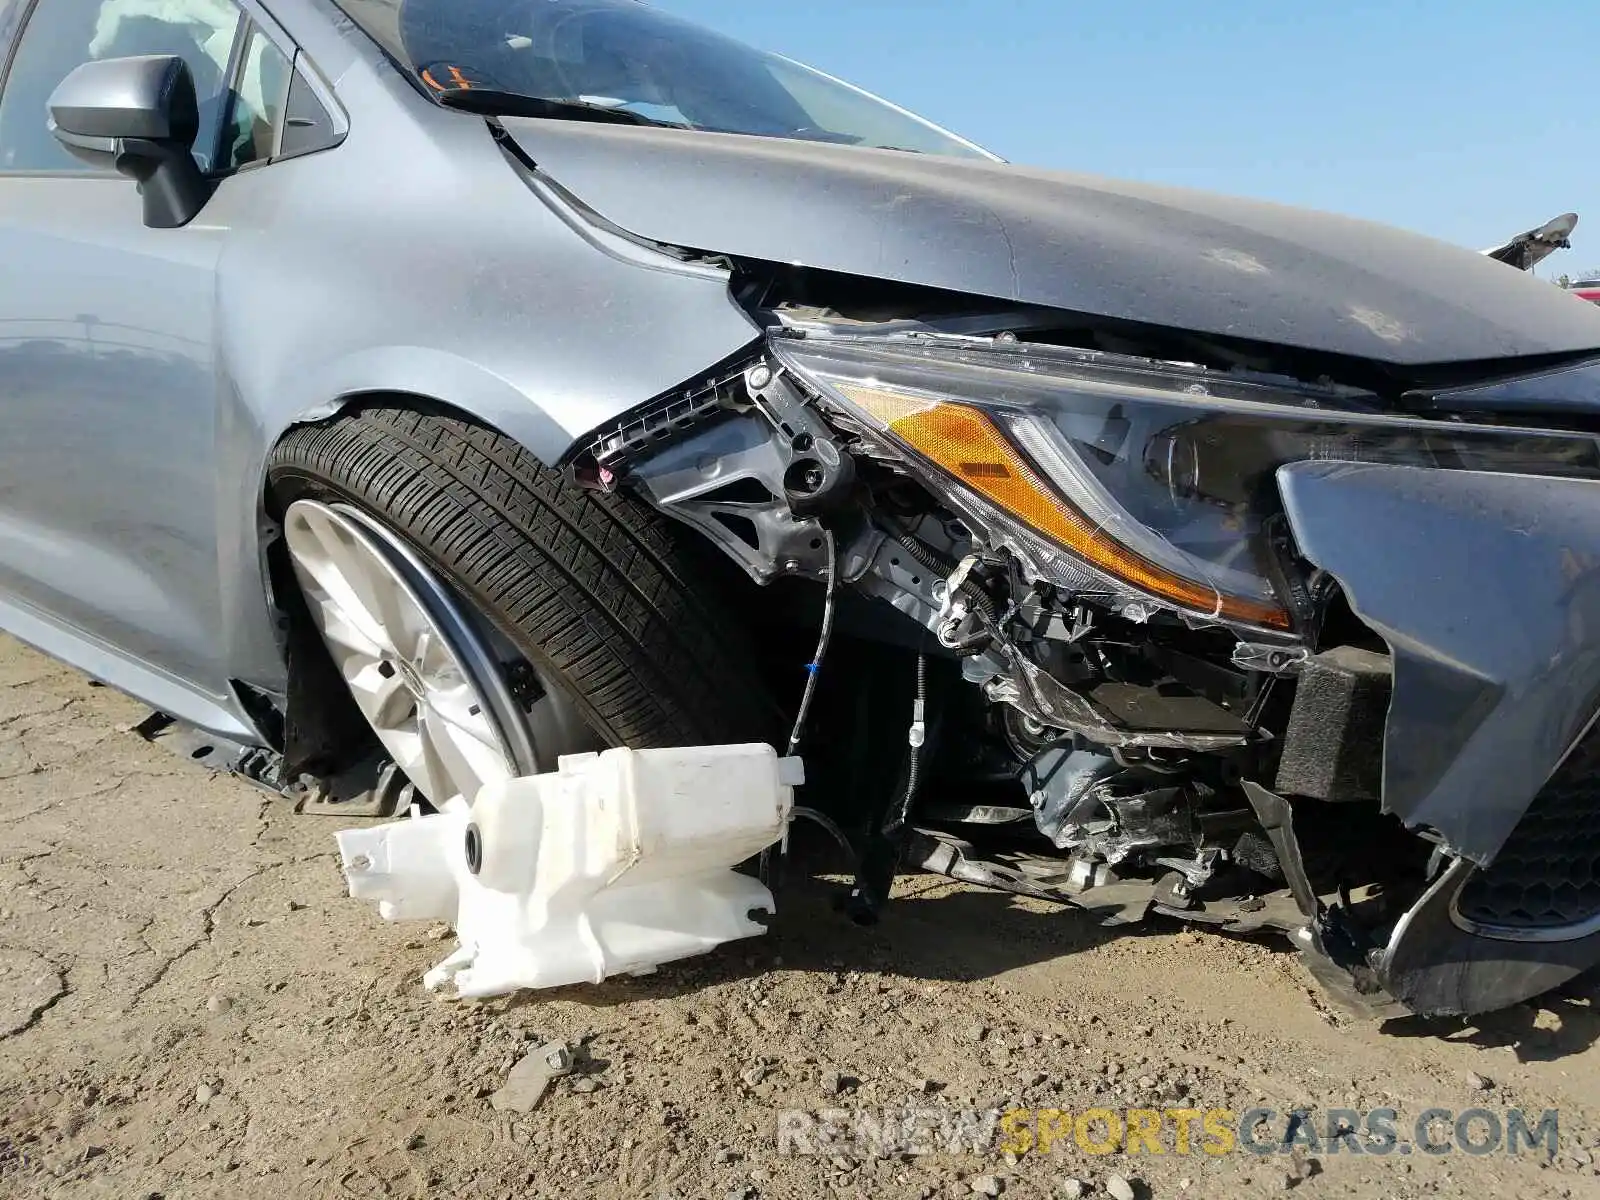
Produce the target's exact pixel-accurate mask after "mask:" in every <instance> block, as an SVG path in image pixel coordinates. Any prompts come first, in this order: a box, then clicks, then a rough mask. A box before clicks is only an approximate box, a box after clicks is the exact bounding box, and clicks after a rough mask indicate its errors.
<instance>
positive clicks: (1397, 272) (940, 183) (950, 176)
mask: <svg viewBox="0 0 1600 1200" xmlns="http://www.w3.org/2000/svg"><path fill="white" fill-rule="evenodd" d="M503 124H504V126H505V128H506V129H507V131H508V132H510V134H511V135H512V137H513V138H514V139H515V140H516V142H517V144H518V145H519V146H520V147H521V148H522V150H523V151H524V152H525V153H526V154H527V155H528V156H529V157H530V158H531V159H533V160H534V161H535V162H536V163H537V164H538V165H539V167H540V168H541V169H542V170H544V171H547V172H548V173H549V174H550V175H551V176H552V177H553V178H555V179H556V180H557V181H558V182H560V183H561V184H562V185H563V186H564V187H566V188H568V189H569V190H570V191H572V192H573V193H574V194H575V195H576V196H577V197H579V198H580V199H581V200H582V201H584V202H585V203H586V204H588V205H589V206H590V207H592V208H593V209H594V210H595V211H597V212H598V213H600V214H601V215H602V216H604V217H606V218H607V219H609V220H611V221H612V222H615V223H616V224H617V225H619V226H620V227H622V228H623V229H626V230H629V231H631V232H632V233H635V234H637V235H639V236H642V237H646V238H650V239H653V240H655V241H660V242H667V243H671V244H673V245H678V246H686V247H690V248H693V249H696V250H703V251H712V252H716V253H721V254H729V255H734V256H739V257H746V258H752V259H762V260H766V261H770V262H780V263H795V264H800V265H803V266H807V267H813V268H818V269H823V270H829V271H838V272H842V273H845V274H851V275H862V276H870V277H874V278H879V279H886V280H892V281H895V282H900V283H906V284H915V285H920V286H924V287H932V288H942V289H946V290H950V291H956V292H967V293H971V294H974V295H979V296H984V297H992V298H995V299H999V300H1006V301H1014V302H1020V303H1023V304H1030V305H1041V306H1045V307H1050V308H1058V309H1065V310H1069V311H1073V312H1077V313H1084V314H1089V315H1092V316H1098V317H1103V318H1113V319H1120V320H1127V321H1134V322H1138V323H1141V324H1148V325H1158V326H1165V327H1168V328H1174V329H1181V330H1187V331H1193V332H1197V333H1203V334H1210V335H1216V336H1224V337H1231V338H1241V339H1247V340H1251V341H1259V342H1266V343H1271V344H1276V345H1283V346H1290V347H1296V348H1300V349H1304V350H1311V351H1317V352H1321V353H1327V354H1340V355H1348V356H1352V357H1357V358H1365V359H1371V360H1375V361H1379V362H1386V363H1393V364H1397V365H1418V364H1425V363H1444V362H1463V361H1473V360H1482V359H1495V358H1512V357H1524V356H1531V355H1546V354H1570V353H1577V352H1580V351H1586V350H1592V349H1595V348H1597V347H1600V312H1596V311H1595V310H1594V309H1593V307H1592V306H1590V305H1585V304H1583V303H1582V302H1580V301H1578V300H1576V299H1574V298H1573V297H1571V296H1568V295H1566V294H1564V293H1563V292H1561V291H1560V290H1559V289H1557V288H1555V287H1552V286H1551V285H1550V284H1548V283H1544V282H1541V281H1539V280H1537V279H1534V278H1531V277H1529V276H1527V275H1523V274H1521V273H1519V272H1517V271H1515V270H1513V269H1511V268H1508V267H1506V266H1505V265H1504V264H1501V263H1498V262H1495V261H1493V260H1492V259H1488V258H1485V257H1483V256H1482V255H1479V254H1474V253H1472V252H1471V251H1468V250H1463V249H1460V248H1457V247H1454V246H1450V245H1447V244H1445V243H1443V242H1438V241H1434V240H1433V239H1430V238H1426V237H1422V236H1420V235H1418V234H1411V233H1406V232H1403V231H1401V230H1398V229H1391V228H1389V227H1387V226H1383V225H1376V224H1372V223H1369V222H1365V221H1358V220H1354V219H1351V218H1346V217H1337V216H1330V215H1327V214H1323V213H1316V212H1309V211H1305V210H1301V209H1295V208H1287V207H1283V206H1280V205H1275V204H1266V203H1262V202H1259V201H1249V200H1237V199H1231V198H1228V197H1223V196H1214V195H1210V194H1207V193H1202V192H1193V191H1186V190H1181V189H1177V188H1167V187H1157V186H1154V185H1149V184H1137V183H1122V182H1116V181H1112V180H1106V179H1099V178H1095V177H1092V176H1087V175H1069V174H1062V173H1056V172H1049V171H1040V170H1033V169H1028V168H1022V167H1015V166H1010V165H1006V164H1001V163H982V162H968V161H965V160H957V159H948V158H934V157H923V156H920V155H915V154H909V153H898V152H895V151H890V150H867V149H861V148H857V147H849V146H833V145H827V144H822V143H815V142H804V141H791V140H784V139H777V138H758V137H745V136H737V135H728V134H712V133H698V132H685V131H682V130H670V129H650V128H631V127H621V126H601V125H586V124H579V123H575V122H559V121H544V120H527V119H514V118H508V119H505V120H504V122H503Z"/></svg>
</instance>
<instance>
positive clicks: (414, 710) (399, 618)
mask: <svg viewBox="0 0 1600 1200" xmlns="http://www.w3.org/2000/svg"><path fill="white" fill-rule="evenodd" d="M284 540H285V543H286V544H287V546H288V550H289V557H290V560H291V561H292V562H293V564H294V570H295V574H296V576H297V577H298V579H299V581H300V587H301V590H302V591H303V592H304V594H305V597H306V602H307V606H308V607H309V609H310V610H311V617H312V620H313V621H315V623H316V625H317V628H318V629H319V630H320V631H321V633H322V637H323V640H324V641H325V642H326V643H327V646H328V650H329V652H330V653H331V654H332V655H333V660H334V663H335V665H336V666H337V667H338V669H339V672H340V674H341V675H342V676H343V677H344V681H345V683H346V685H347V686H348V687H349V689H350V694H351V696H353V697H354V698H355V701H356V704H357V706H358V707H359V708H360V709H361V712H362V713H363V714H364V715H365V716H366V718H367V720H368V722H370V723H371V725H372V728H373V730H374V732H376V733H377V735H378V739H379V741H381V742H382V743H383V746H384V749H385V750H386V751H388V754H389V756H390V757H391V758H392V759H394V761H395V763H396V764H397V765H398V766H399V767H400V769H401V770H402V771H404V772H405V773H406V776H407V778H409V779H410V780H411V782H412V783H413V784H415V785H416V787H417V790H418V791H420V792H421V793H422V794H423V795H424V796H426V797H427V798H428V800H429V801H430V802H431V803H432V804H433V805H434V807H435V808H438V809H440V810H445V809H450V808H458V807H461V806H463V805H467V804H471V802H472V800H473V798H474V797H476V795H477V794H478V789H479V788H481V787H483V785H484V784H487V783H493V782H496V781H498V780H504V779H509V778H512V777H514V776H516V775H519V774H531V773H533V772H536V771H540V770H547V771H548V770H554V769H555V766H556V756H557V755H558V754H566V753H574V752H576V751H579V750H588V749H594V748H596V745H595V739H594V737H593V735H592V734H590V733H589V731H588V729H587V727H586V726H585V724H584V722H583V720H582V718H581V716H579V715H578V713H577V712H576V710H575V708H574V706H573V705H572V703H571V701H570V700H568V699H567V698H566V696H565V694H564V693H562V692H561V691H560V690H558V689H556V688H552V687H546V688H545V691H544V695H543V696H542V697H541V698H540V699H539V700H538V701H537V702H536V703H535V704H534V705H533V707H532V710H531V711H526V712H525V711H524V710H523V709H522V707H521V706H520V705H518V704H517V703H516V701H515V699H514V698H513V697H512V695H511V692H510V689H509V688H508V687H507V686H506V683H505V680H504V676H503V673H502V672H501V671H500V670H499V669H498V667H497V664H496V663H495V661H494V659H493V657H492V656H491V655H490V654H489V652H488V650H487V648H486V646H485V644H484V641H483V639H482V638H481V637H479V635H478V634H477V632H476V631H475V630H474V629H473V628H472V626H471V624H470V623H469V622H468V621H467V620H465V618H464V617H463V615H462V614H461V613H460V612H459V610H457V608H456V607H455V604H454V602H453V600H452V599H451V597H450V594H449V593H448V592H447V591H446V590H445V589H444V587H443V586H442V585H441V584H440V583H439V581H438V580H437V579H436V578H434V577H433V575H432V574H431V573H430V572H429V571H428V570H427V568H426V567H425V566H424V565H423V564H422V563H421V562H420V561H419V560H418V559H417V558H416V556H415V555H414V554H413V553H411V552H410V550H409V548H408V547H406V546H405V544H404V543H403V542H401V541H400V540H399V539H398V538H397V537H396V536H395V535H394V534H392V533H390V532H389V531H388V530H387V529H385V528H383V526H381V525H379V524H378V523H377V522H376V521H374V520H373V519H372V518H370V517H368V516H367V515H366V514H365V513H362V512H360V511H358V510H356V509H353V508H350V507H347V506H345V505H328V504H323V503H320V502H318V501H315V500H298V501H296V502H295V503H293V504H291V505H290V506H289V510H288V512H287V513H286V514H285V515H284ZM541 682H543V681H542V680H541ZM536 738H537V739H538V740H537V742H536ZM539 743H542V745H541V744H539ZM541 750H543V751H544V752H543V753H541V752H540V751H541Z"/></svg>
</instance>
